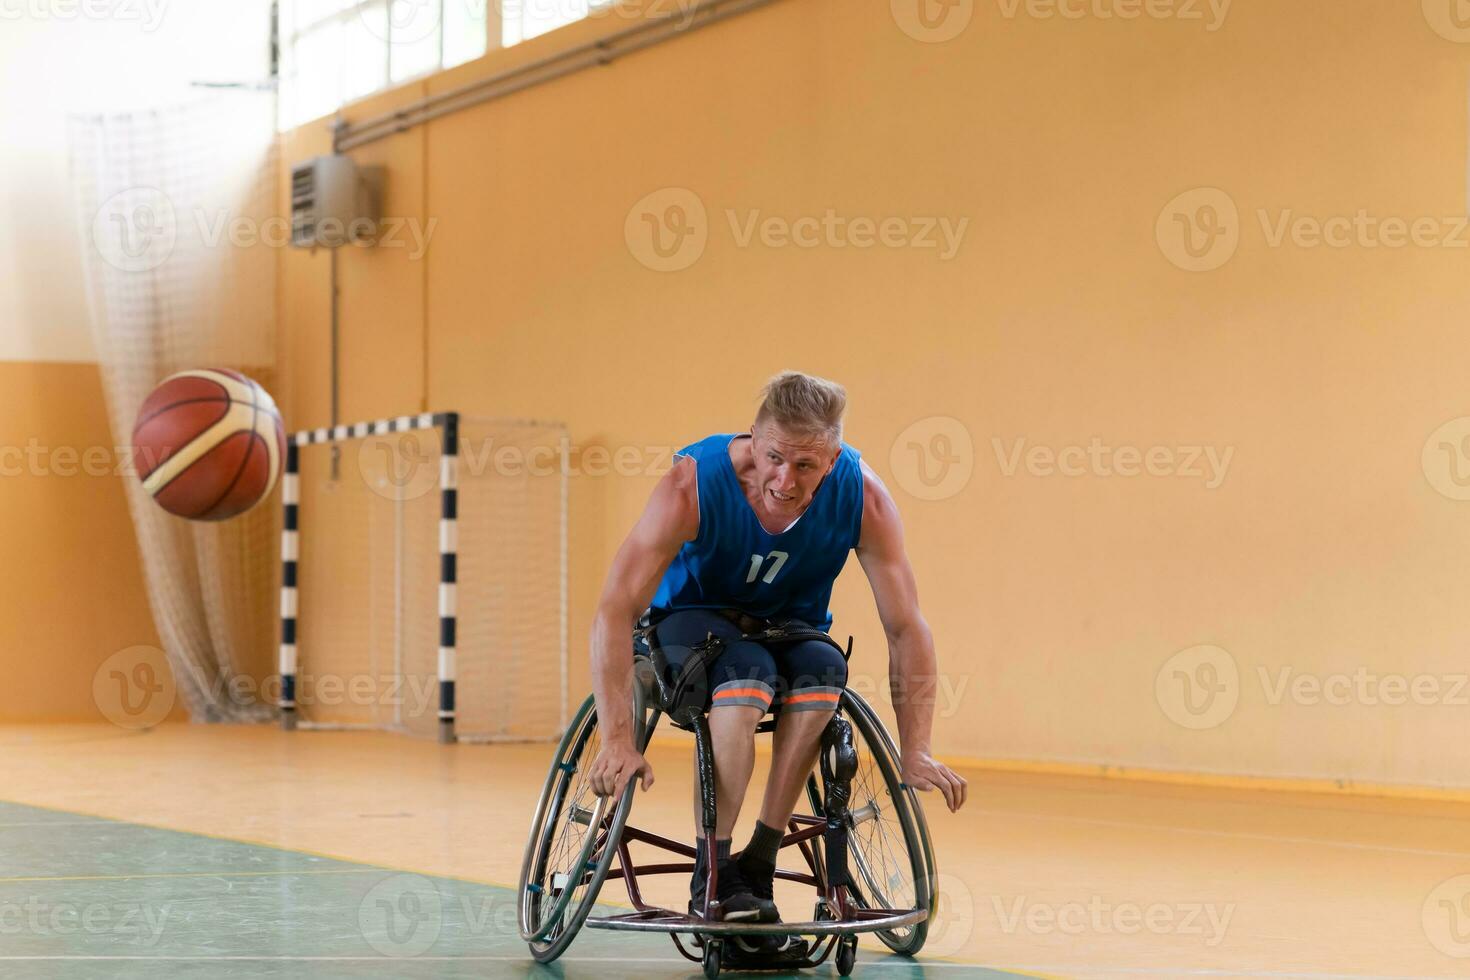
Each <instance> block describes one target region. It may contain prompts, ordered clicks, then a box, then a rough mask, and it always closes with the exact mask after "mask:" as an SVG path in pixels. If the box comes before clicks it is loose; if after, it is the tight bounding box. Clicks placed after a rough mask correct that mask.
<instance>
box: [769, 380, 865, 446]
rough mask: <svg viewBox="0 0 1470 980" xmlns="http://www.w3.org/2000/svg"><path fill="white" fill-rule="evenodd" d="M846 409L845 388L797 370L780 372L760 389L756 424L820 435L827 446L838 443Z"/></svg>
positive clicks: (790, 431) (808, 434)
mask: <svg viewBox="0 0 1470 980" xmlns="http://www.w3.org/2000/svg"><path fill="white" fill-rule="evenodd" d="M845 411H847V391H846V390H845V389H844V388H843V387H842V385H840V384H838V383H837V382H835V381H828V380H827V379H826V378H818V377H816V376H814V375H810V374H802V373H801V372H800V371H782V372H781V373H780V374H778V375H776V376H775V377H774V378H772V379H771V380H770V381H767V382H766V386H765V388H763V389H762V390H761V407H760V410H759V411H758V412H756V413H755V424H756V425H760V424H761V423H762V422H774V423H775V424H776V425H777V426H779V427H780V428H781V430H782V431H784V432H789V433H790V434H792V435H795V436H805V437H808V438H817V437H821V438H823V439H826V440H827V441H828V443H829V446H840V445H841V443H842V414H843V412H845Z"/></svg>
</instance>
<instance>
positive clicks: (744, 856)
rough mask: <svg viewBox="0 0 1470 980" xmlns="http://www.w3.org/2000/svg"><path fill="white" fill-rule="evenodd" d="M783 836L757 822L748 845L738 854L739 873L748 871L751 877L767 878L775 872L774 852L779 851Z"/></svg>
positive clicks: (777, 831)
mask: <svg viewBox="0 0 1470 980" xmlns="http://www.w3.org/2000/svg"><path fill="white" fill-rule="evenodd" d="M783 836H785V835H783V834H782V833H781V831H779V830H777V829H775V828H774V827H767V826H766V825H765V824H763V823H761V822H760V821H759V820H757V821H756V822H755V833H753V834H751V835H750V843H749V844H747V845H746V846H745V850H744V851H742V852H740V868H741V871H742V872H744V871H746V870H749V872H750V873H751V874H752V875H759V876H760V877H761V878H769V877H770V876H771V875H772V874H773V873H774V872H775V870H776V852H777V851H779V850H780V849H781V838H782V837H783Z"/></svg>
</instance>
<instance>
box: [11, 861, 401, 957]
mask: <svg viewBox="0 0 1470 980" xmlns="http://www.w3.org/2000/svg"><path fill="white" fill-rule="evenodd" d="M381 871H382V869H381V868H302V869H301V870H299V871H154V872H144V873H142V874H135V875H55V876H52V875H37V876H33V877H25V878H0V885H9V884H17V883H20V882H37V881H130V880H132V879H134V878H266V877H271V876H282V875H368V874H375V873H381ZM0 959H4V957H0Z"/></svg>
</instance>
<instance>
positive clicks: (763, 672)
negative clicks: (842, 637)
mask: <svg viewBox="0 0 1470 980" xmlns="http://www.w3.org/2000/svg"><path fill="white" fill-rule="evenodd" d="M761 625H762V624H759V623H757V622H754V621H752V622H750V623H740V624H737V623H736V622H735V621H734V617H731V616H728V615H727V614H725V613H722V612H721V611H719V610H716V609H676V610H674V611H673V612H670V613H668V614H667V615H665V616H664V617H663V618H662V619H660V620H658V625H657V626H656V627H655V634H656V636H657V642H658V645H659V646H660V647H661V648H662V649H663V651H664V654H665V656H667V657H668V658H669V662H670V663H671V664H677V663H680V662H682V660H683V658H684V656H686V655H687V651H688V650H689V649H690V648H691V647H693V646H694V645H695V644H697V643H701V642H703V641H704V639H705V637H706V636H708V635H709V634H710V633H713V634H714V635H715V636H717V637H719V638H720V639H722V640H724V641H725V650H724V652H723V653H722V654H721V655H720V657H719V659H718V660H716V661H715V665H714V668H713V669H712V670H711V671H710V675H709V680H710V688H711V692H710V703H709V704H708V705H706V707H708V708H710V709H711V710H713V709H714V708H723V707H751V708H760V709H761V712H762V714H764V713H765V712H766V711H827V712H831V711H834V710H835V709H836V708H837V702H838V699H839V698H840V697H841V695H842V689H843V688H844V687H846V686H847V661H846V660H844V659H843V656H842V654H841V653H840V652H839V651H838V650H837V648H836V647H834V646H833V645H832V644H830V643H824V642H823V641H821V640H802V641H800V642H798V643H782V644H773V646H772V647H771V648H770V649H768V648H766V647H764V646H762V645H761V644H759V643H756V642H755V641H753V640H742V639H741V636H742V635H743V634H744V633H749V632H754V631H755V630H756V629H759V628H761ZM742 626H749V627H750V628H748V629H742Z"/></svg>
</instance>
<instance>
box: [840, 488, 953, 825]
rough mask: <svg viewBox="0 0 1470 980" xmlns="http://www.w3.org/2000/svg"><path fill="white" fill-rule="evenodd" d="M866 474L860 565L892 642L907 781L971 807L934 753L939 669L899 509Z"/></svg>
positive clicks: (890, 668) (895, 697)
mask: <svg viewBox="0 0 1470 980" xmlns="http://www.w3.org/2000/svg"><path fill="white" fill-rule="evenodd" d="M862 471H863V529H862V535H861V538H860V540H859V542H858V548H857V553H858V561H859V562H860V563H861V564H862V566H863V572H864V573H866V574H867V576H868V583H869V584H870V585H871V586H872V588H873V599H874V601H875V602H876V603H877V605H878V618H879V619H880V620H881V621H882V623H883V632H884V634H885V635H886V636H887V638H888V674H889V681H890V686H891V687H892V689H893V709H894V711H895V713H897V715H898V741H899V747H900V754H901V756H902V760H901V764H902V770H903V772H902V776H903V781H904V782H906V783H908V784H909V785H910V786H913V787H914V788H915V789H920V790H928V789H938V790H939V791H940V792H942V793H943V794H944V801H945V803H946V804H947V805H948V806H949V808H950V810H958V809H959V808H960V807H961V806H963V805H964V803H965V798H966V793H967V791H966V783H965V780H964V779H963V778H961V777H960V776H959V775H958V774H957V773H955V772H953V771H952V770H951V769H950V768H949V767H948V766H945V765H944V764H943V763H941V762H938V761H936V760H935V759H934V757H933V756H932V755H931V754H930V747H929V740H930V736H931V732H932V729H933V727H934V700H935V699H934V694H935V691H936V689H937V686H938V681H939V665H938V660H937V658H936V657H935V655H934V636H933V634H932V633H930V631H929V624H928V623H926V622H925V621H924V617H923V614H921V613H920V612H919V590H918V585H917V583H916V582H915V581H914V570H913V566H912V565H910V564H909V559H908V555H907V554H906V553H905V552H904V547H903V524H902V522H901V521H900V520H899V516H898V506H897V505H896V504H895V503H894V502H893V497H892V496H891V495H890V494H889V493H888V488H887V487H885V486H884V485H883V481H882V480H880V479H878V475H877V474H876V473H874V472H873V471H872V470H871V469H870V468H869V467H868V465H867V464H866V463H863V464H862Z"/></svg>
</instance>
